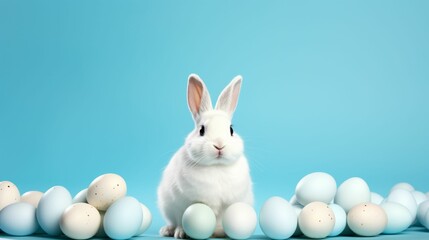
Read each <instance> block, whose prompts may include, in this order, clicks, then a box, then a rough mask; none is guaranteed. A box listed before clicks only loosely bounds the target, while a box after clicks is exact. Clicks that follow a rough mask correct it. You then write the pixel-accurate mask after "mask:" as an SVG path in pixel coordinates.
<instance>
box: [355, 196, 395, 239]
mask: <svg viewBox="0 0 429 240" xmlns="http://www.w3.org/2000/svg"><path fill="white" fill-rule="evenodd" d="M347 224H348V226H349V227H350V229H351V230H352V231H353V232H354V233H356V234H357V235H360V236H364V237H373V236H377V235H379V234H380V233H382V232H383V231H384V229H385V227H386V225H387V215H386V213H385V212H384V210H383V208H381V207H380V206H379V205H376V204H373V203H361V204H359V205H356V206H354V207H353V208H352V209H351V210H350V211H349V213H348V214H347Z"/></svg>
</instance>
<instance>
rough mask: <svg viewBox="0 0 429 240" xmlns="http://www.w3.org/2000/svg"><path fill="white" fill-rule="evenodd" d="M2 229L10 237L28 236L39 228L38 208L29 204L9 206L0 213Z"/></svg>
mask: <svg viewBox="0 0 429 240" xmlns="http://www.w3.org/2000/svg"><path fill="white" fill-rule="evenodd" d="M0 228H1V229H2V230H3V231H4V232H5V233H7V234H9V235H14V236H26V235H31V234H33V233H35V232H36V230H37V229H38V228H39V225H38V224H37V220H36V208H35V207H34V206H33V205H31V204H30V203H27V202H17V203H12V204H9V205H7V206H6V207H5V208H3V209H2V210H1V211H0Z"/></svg>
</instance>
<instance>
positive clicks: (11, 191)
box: [0, 181, 21, 210]
mask: <svg viewBox="0 0 429 240" xmlns="http://www.w3.org/2000/svg"><path fill="white" fill-rule="evenodd" d="M20 198H21V196H20V194H19V190H18V188H17V187H16V186H15V184H13V183H12V182H9V181H3V182H0V210H2V209H3V208H4V207H6V206H7V205H9V204H12V203H16V202H18V201H19V200H20Z"/></svg>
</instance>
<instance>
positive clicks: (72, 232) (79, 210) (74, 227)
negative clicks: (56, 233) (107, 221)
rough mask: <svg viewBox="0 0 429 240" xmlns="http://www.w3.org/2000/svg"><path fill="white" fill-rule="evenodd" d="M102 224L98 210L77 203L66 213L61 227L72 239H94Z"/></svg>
mask: <svg viewBox="0 0 429 240" xmlns="http://www.w3.org/2000/svg"><path fill="white" fill-rule="evenodd" d="M100 224H101V217H100V213H99V212H98V210H97V209H96V208H95V207H93V206H92V205H89V204H87V203H75V204H72V205H70V206H69V207H68V208H66V210H65V211H64V213H63V215H62V217H61V221H60V227H61V230H62V232H63V233H64V234H65V235H66V236H67V237H69V238H72V239H88V238H91V237H93V236H94V235H95V234H96V233H97V231H98V229H99V227H100Z"/></svg>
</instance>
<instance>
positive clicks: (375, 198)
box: [371, 192, 384, 205]
mask: <svg viewBox="0 0 429 240" xmlns="http://www.w3.org/2000/svg"><path fill="white" fill-rule="evenodd" d="M383 200H384V197H382V196H381V195H380V194H378V193H375V192H371V203H374V204H377V205H380V204H381V203H382V202H383Z"/></svg>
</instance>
